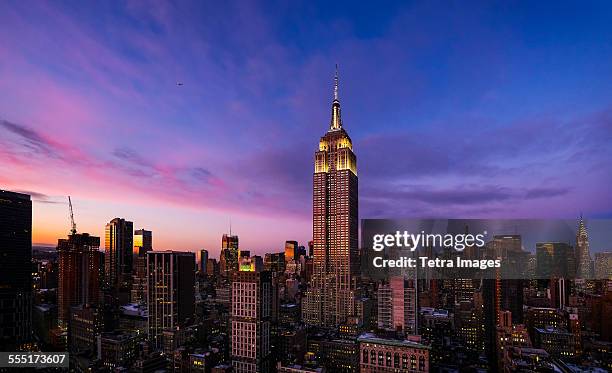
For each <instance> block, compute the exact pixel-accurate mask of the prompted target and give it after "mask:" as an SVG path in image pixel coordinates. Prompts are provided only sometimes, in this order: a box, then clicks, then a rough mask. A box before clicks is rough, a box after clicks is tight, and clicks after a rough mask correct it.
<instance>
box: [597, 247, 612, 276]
mask: <svg viewBox="0 0 612 373" xmlns="http://www.w3.org/2000/svg"><path fill="white" fill-rule="evenodd" d="M595 278H596V279H602V280H603V279H607V280H612V252H604V253H596V254H595Z"/></svg>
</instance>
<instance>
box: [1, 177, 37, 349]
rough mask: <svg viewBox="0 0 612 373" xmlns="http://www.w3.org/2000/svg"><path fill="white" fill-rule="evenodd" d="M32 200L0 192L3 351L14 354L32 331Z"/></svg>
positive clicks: (24, 196) (16, 194) (3, 191)
mask: <svg viewBox="0 0 612 373" xmlns="http://www.w3.org/2000/svg"><path fill="white" fill-rule="evenodd" d="M31 274H32V201H31V199H30V196H29V195H27V194H22V193H14V192H9V191H5V190H1V189H0V350H1V351H15V349H17V348H18V347H19V346H20V345H21V344H23V343H26V342H28V340H29V339H30V333H31V330H32V312H31V309H32V276H31Z"/></svg>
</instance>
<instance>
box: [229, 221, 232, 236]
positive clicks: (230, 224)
mask: <svg viewBox="0 0 612 373" xmlns="http://www.w3.org/2000/svg"><path fill="white" fill-rule="evenodd" d="M229 228H230V236H231V235H232V218H230V226H229Z"/></svg>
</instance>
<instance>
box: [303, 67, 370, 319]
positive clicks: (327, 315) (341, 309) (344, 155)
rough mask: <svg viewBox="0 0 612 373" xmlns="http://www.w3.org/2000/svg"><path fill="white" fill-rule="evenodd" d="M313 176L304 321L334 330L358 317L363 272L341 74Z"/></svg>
mask: <svg viewBox="0 0 612 373" xmlns="http://www.w3.org/2000/svg"><path fill="white" fill-rule="evenodd" d="M314 166H315V167H314V168H315V169H314V175H313V247H314V268H313V275H312V279H311V283H310V289H309V290H308V292H307V294H306V300H305V304H304V308H303V309H304V311H303V316H304V321H305V322H306V323H308V324H311V325H319V326H328V327H335V326H337V325H339V324H341V323H343V322H344V321H345V320H346V319H347V317H348V316H351V315H352V314H354V308H355V306H354V300H355V295H356V294H355V292H356V287H357V286H356V280H357V276H358V273H359V265H360V263H359V251H358V244H357V229H358V207H357V199H358V195H357V188H358V181H357V159H356V157H355V153H353V144H352V142H351V138H350V137H349V135H348V134H347V132H346V131H345V130H344V128H342V119H341V116H340V101H339V99H338V75H337V73H336V77H335V84H334V100H333V103H332V115H331V123H330V126H329V130H328V131H327V133H326V134H325V135H324V136H323V137H321V140H320V142H319V150H318V151H317V152H316V153H315V165H314Z"/></svg>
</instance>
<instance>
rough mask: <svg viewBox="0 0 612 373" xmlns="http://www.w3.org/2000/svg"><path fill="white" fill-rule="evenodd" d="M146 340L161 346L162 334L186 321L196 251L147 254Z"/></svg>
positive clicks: (190, 309) (192, 303)
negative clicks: (147, 336)
mask: <svg viewBox="0 0 612 373" xmlns="http://www.w3.org/2000/svg"><path fill="white" fill-rule="evenodd" d="M147 278H148V280H149V283H148V291H147V309H148V314H149V327H148V329H149V341H150V342H151V344H152V345H153V346H155V348H157V349H160V348H161V347H162V346H163V337H162V336H163V333H164V331H166V330H168V329H174V328H176V327H177V326H180V325H181V324H183V323H185V322H186V321H187V320H188V319H189V318H191V317H192V316H193V313H194V310H195V290H194V284H195V254H194V253H189V252H179V251H149V252H148V253H147Z"/></svg>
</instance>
